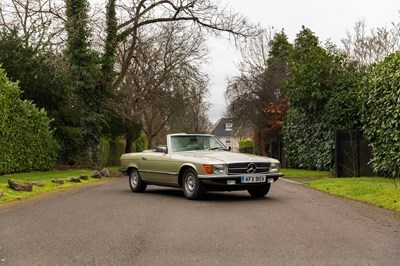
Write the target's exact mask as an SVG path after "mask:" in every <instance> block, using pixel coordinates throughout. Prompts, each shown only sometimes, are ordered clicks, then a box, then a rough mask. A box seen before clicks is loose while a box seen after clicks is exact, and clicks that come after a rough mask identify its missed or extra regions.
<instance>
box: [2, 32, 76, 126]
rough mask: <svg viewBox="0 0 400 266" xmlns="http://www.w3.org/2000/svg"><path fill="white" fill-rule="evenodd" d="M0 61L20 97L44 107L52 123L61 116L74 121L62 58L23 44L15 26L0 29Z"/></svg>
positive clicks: (60, 118)
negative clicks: (17, 87)
mask: <svg viewBox="0 0 400 266" xmlns="http://www.w3.org/2000/svg"><path fill="white" fill-rule="evenodd" d="M0 64H2V66H3V68H4V69H5V70H6V71H7V74H8V77H9V78H10V79H11V80H12V81H14V82H15V81H18V82H19V83H18V85H19V87H20V88H21V90H22V91H23V93H22V95H21V97H22V99H27V100H31V101H33V102H34V103H35V104H36V105H37V106H38V107H40V108H45V109H46V111H47V114H48V116H49V117H51V118H53V119H54V121H53V126H58V125H60V124H62V123H63V122H62V121H64V120H68V122H69V123H70V124H71V123H72V124H73V121H75V118H74V117H76V116H74V115H73V114H74V111H73V110H72V108H71V106H72V105H73V97H72V94H71V92H70V91H69V90H68V84H69V82H70V81H69V78H68V70H67V65H66V62H65V58H64V57H62V56H60V55H56V54H54V53H52V52H50V51H44V50H43V51H35V50H34V49H33V48H31V47H25V44H24V39H23V38H21V37H19V36H18V33H17V31H16V30H13V31H11V32H8V31H3V32H0Z"/></svg>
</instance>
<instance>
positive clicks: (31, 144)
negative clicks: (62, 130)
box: [0, 68, 59, 174]
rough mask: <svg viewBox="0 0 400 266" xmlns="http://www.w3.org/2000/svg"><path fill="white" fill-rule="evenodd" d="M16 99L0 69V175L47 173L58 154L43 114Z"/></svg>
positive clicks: (12, 85) (12, 86)
mask: <svg viewBox="0 0 400 266" xmlns="http://www.w3.org/2000/svg"><path fill="white" fill-rule="evenodd" d="M20 96H21V91H20V89H19V87H18V85H17V83H14V82H11V81H10V80H9V79H8V78H7V76H6V74H5V72H4V70H3V69H1V68H0V174H7V173H13V172H25V171H33V170H48V169H51V168H52V167H53V164H54V162H55V160H56V158H57V155H58V150H59V145H58V144H57V142H56V141H55V139H54V138H53V135H52V132H51V131H50V119H49V118H48V117H47V113H46V111H45V110H44V109H38V108H36V106H35V105H34V104H33V103H32V102H30V101H26V100H24V101H23V100H21V99H20Z"/></svg>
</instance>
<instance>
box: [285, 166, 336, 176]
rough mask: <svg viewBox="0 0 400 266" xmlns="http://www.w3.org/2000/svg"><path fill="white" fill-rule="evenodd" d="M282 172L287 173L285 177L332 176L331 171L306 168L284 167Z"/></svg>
mask: <svg viewBox="0 0 400 266" xmlns="http://www.w3.org/2000/svg"><path fill="white" fill-rule="evenodd" d="M281 172H282V173H283V174H284V175H285V176H284V178H327V177H331V176H332V174H331V172H325V171H313V170H304V169H288V168H283V169H281Z"/></svg>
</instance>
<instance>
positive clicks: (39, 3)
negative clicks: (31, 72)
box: [0, 0, 64, 53]
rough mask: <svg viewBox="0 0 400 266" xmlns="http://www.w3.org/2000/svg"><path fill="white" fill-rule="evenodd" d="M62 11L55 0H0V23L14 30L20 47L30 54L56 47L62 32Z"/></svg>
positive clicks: (5, 27)
mask: <svg viewBox="0 0 400 266" xmlns="http://www.w3.org/2000/svg"><path fill="white" fill-rule="evenodd" d="M62 13H63V7H62V6H61V5H60V4H59V3H58V1H57V0H35V1H32V0H3V1H2V3H1V4H0V26H1V27H2V28H3V29H4V30H5V31H7V32H14V31H15V30H17V31H18V37H20V38H21V39H22V45H23V47H24V48H30V49H32V50H33V52H34V53H37V52H41V51H48V50H56V49H58V47H60V44H61V43H62V35H63V31H64V27H63V23H64V21H63V17H62V15H61V14H62Z"/></svg>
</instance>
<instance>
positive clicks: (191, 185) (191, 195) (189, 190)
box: [182, 168, 204, 200]
mask: <svg viewBox="0 0 400 266" xmlns="http://www.w3.org/2000/svg"><path fill="white" fill-rule="evenodd" d="M182 190H183V194H185V197H186V198H187V199H191V200H196V199H200V198H202V197H203V195H204V186H203V184H202V183H201V182H200V180H199V178H198V177H197V173H196V171H195V170H193V169H190V168H189V169H187V170H186V171H185V172H184V173H183V179H182Z"/></svg>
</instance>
